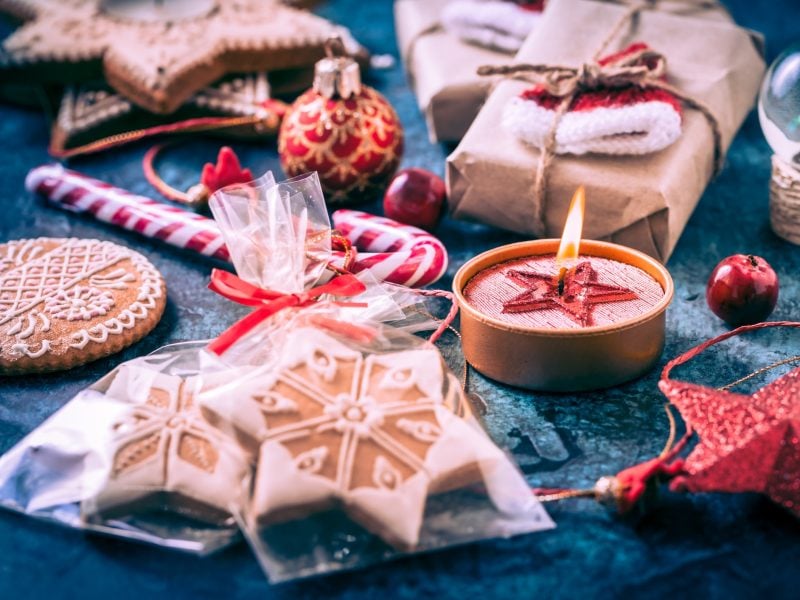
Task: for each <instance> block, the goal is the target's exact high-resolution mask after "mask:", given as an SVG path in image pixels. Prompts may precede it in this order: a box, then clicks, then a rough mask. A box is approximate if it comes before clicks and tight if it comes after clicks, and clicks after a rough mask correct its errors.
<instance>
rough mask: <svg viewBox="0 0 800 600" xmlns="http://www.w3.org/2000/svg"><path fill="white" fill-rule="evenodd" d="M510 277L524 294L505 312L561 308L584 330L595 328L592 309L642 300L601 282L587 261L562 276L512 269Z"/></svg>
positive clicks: (514, 299) (507, 302) (507, 274)
mask: <svg viewBox="0 0 800 600" xmlns="http://www.w3.org/2000/svg"><path fill="white" fill-rule="evenodd" d="M505 275H506V277H508V278H509V279H511V280H512V281H513V282H514V283H516V284H518V285H520V286H521V287H522V288H523V290H524V291H522V292H520V293H519V294H518V295H517V296H515V297H514V298H511V299H510V300H508V301H506V302H504V303H503V312H505V313H519V312H532V311H537V310H545V309H549V308H557V309H560V310H561V311H563V312H564V314H566V315H567V316H568V317H570V318H571V319H573V320H574V321H576V322H577V323H579V324H580V325H582V326H584V327H585V326H588V325H591V324H592V308H593V307H594V306H595V305H597V304H604V303H606V302H622V301H624V300H636V299H637V298H638V297H639V296H638V295H637V294H636V293H635V292H633V291H631V290H629V289H626V288H623V287H619V286H614V285H607V284H604V283H599V282H598V281H597V271H596V270H595V269H594V267H592V265H591V263H589V262H587V261H584V262H580V263H578V264H577V265H576V266H575V267H574V268H572V269H568V270H567V271H566V273H565V274H564V276H563V279H559V277H558V275H553V274H544V273H537V272H535V271H527V270H525V271H523V270H520V269H509V270H508V271H506V274H505Z"/></svg>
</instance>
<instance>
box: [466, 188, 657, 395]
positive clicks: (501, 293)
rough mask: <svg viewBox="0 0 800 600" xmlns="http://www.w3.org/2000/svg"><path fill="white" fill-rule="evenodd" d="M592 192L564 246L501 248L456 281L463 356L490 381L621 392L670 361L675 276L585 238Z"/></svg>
mask: <svg viewBox="0 0 800 600" xmlns="http://www.w3.org/2000/svg"><path fill="white" fill-rule="evenodd" d="M584 209H585V194H584V190H583V188H582V187H581V188H579V189H578V190H577V192H576V193H575V196H574V197H573V199H572V203H571V205H570V209H569V212H568V215H567V219H566V222H565V226H564V233H563V235H562V237H561V239H560V240H536V241H532V242H522V243H518V244H510V245H508V246H502V247H500V248H496V249H494V250H490V251H489V252H485V253H484V254H481V255H480V256H477V257H475V258H474V259H472V260H471V261H469V262H468V263H467V264H465V265H464V266H463V267H462V268H461V269H460V270H459V272H458V273H457V274H456V277H455V280H454V284H453V286H454V290H455V292H456V296H457V297H458V299H459V303H460V305H461V308H462V317H461V324H462V336H463V341H464V353H465V355H466V356H467V359H468V360H469V361H470V363H472V365H473V366H474V367H475V368H476V369H477V370H478V371H481V372H482V373H484V374H485V375H487V376H489V377H492V378H493V379H497V380H499V381H503V382H504V383H510V384H512V385H519V386H522V387H528V388H532V389H542V390H581V389H591V388H598V387H605V386H608V385H614V384H616V383H619V382H621V381H625V380H627V379H631V378H633V377H636V376H638V375H640V374H642V373H643V372H644V371H646V370H647V369H649V368H650V367H651V366H652V365H653V364H654V363H655V361H656V360H657V359H658V357H659V356H660V354H661V351H662V349H663V342H664V313H665V310H666V307H667V305H668V304H669V302H670V300H671V298H672V280H671V278H670V276H669V273H668V272H667V270H666V269H665V268H664V267H663V266H662V265H660V264H659V263H658V262H657V261H655V260H653V259H652V258H650V257H648V256H645V255H644V254H641V253H639V252H636V251H635V250H631V249H629V248H626V247H624V246H620V245H617V244H609V243H605V242H596V241H587V240H583V241H582V240H581V233H582V228H583V213H584Z"/></svg>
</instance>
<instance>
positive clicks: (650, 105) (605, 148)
mask: <svg viewBox="0 0 800 600" xmlns="http://www.w3.org/2000/svg"><path fill="white" fill-rule="evenodd" d="M646 49H647V44H644V43H636V44H631V45H630V46H628V47H627V48H626V49H625V50H623V51H621V52H618V53H616V54H613V55H609V56H606V57H604V58H602V59H600V60H599V61H598V62H599V64H600V65H606V64H608V63H610V62H613V61H616V60H618V59H620V58H624V57H626V56H628V55H631V54H633V53H635V52H639V51H641V50H646ZM646 60H647V58H645V57H642V61H646ZM560 102H561V99H560V98H558V97H555V96H552V95H551V94H549V93H548V92H547V91H546V90H545V89H544V88H543V87H541V86H537V87H533V88H529V89H527V90H525V91H523V92H522V94H521V95H519V96H517V97H515V98H512V100H511V101H510V102H509V103H508V105H507V106H506V108H505V111H504V113H503V126H504V127H505V128H506V129H507V130H508V131H510V132H511V133H512V134H514V135H515V136H516V137H518V138H519V139H520V140H522V141H524V142H527V143H529V144H532V145H535V146H540V145H541V144H542V143H543V142H544V140H545V138H546V137H547V134H548V132H549V130H550V128H551V127H552V125H553V119H554V118H555V113H556V108H557V107H558V105H559V103H560ZM680 134H681V105H680V102H679V101H678V99H677V98H676V97H675V96H673V95H672V94H670V93H669V92H667V91H664V90H661V89H656V88H647V87H638V86H633V85H631V86H629V87H624V88H619V89H607V90H602V89H601V90H592V91H587V92H582V93H579V94H577V95H576V96H575V98H574V99H573V101H572V103H571V105H570V107H569V109H568V111H567V112H566V113H565V114H564V115H563V116H562V117H561V121H560V122H559V124H558V130H557V131H556V149H555V151H556V154H586V153H589V152H597V153H602V154H648V153H650V152H656V151H658V150H661V149H663V148H666V147H667V146H669V145H670V144H671V143H672V142H674V141H675V140H676V139H678V136H680Z"/></svg>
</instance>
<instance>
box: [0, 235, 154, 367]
mask: <svg viewBox="0 0 800 600" xmlns="http://www.w3.org/2000/svg"><path fill="white" fill-rule="evenodd" d="M165 303H166V287H165V285H164V280H163V278H162V277H161V274H160V273H159V272H158V271H157V270H156V268H155V267H154V266H153V265H152V264H150V262H148V261H147V259H145V258H144V257H143V256H142V255H141V254H139V253H137V252H133V251H132V250H129V249H128V248H124V247H122V246H118V245H116V244H113V243H111V242H104V241H100V240H84V239H76V238H70V239H59V238H38V239H32V240H16V241H11V242H7V243H5V244H0V375H9V374H16V373H35V372H43V371H57V370H62V369H69V368H71V367H75V366H77V365H81V364H84V363H87V362H89V361H92V360H96V359H98V358H101V357H103V356H107V355H109V354H113V353H114V352H118V351H120V350H122V349H123V348H125V347H127V346H130V345H131V344H133V343H134V342H137V341H138V340H140V339H141V338H143V337H144V336H145V335H147V334H148V333H150V331H151V330H152V329H153V328H154V327H155V326H156V324H157V323H158V321H159V319H161V315H162V314H163V312H164V305H165Z"/></svg>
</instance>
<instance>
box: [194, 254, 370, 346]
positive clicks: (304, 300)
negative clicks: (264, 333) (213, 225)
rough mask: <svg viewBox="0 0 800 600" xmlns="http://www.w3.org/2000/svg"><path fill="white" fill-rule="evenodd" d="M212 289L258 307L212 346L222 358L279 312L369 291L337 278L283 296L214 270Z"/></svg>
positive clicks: (353, 281)
mask: <svg viewBox="0 0 800 600" xmlns="http://www.w3.org/2000/svg"><path fill="white" fill-rule="evenodd" d="M208 287H209V289H211V290H212V291H214V292H216V293H217V294H219V295H221V296H224V297H225V298H227V299H228V300H233V301H234V302H237V303H239V304H244V305H245V306H256V307H258V308H257V309H256V310H254V311H253V312H251V313H250V314H249V315H247V316H246V317H244V318H243V319H240V320H239V321H237V322H236V323H234V324H233V325H231V326H230V327H228V329H226V330H225V331H223V332H222V334H221V335H220V336H219V337H218V338H217V339H215V340H214V341H213V342H211V343H210V344H209V345H208V349H209V350H211V352H213V353H214V354H217V355H222V354H223V353H224V352H225V351H226V350H227V349H228V348H230V347H231V346H232V345H233V344H234V343H235V342H236V341H237V340H238V339H239V338H241V337H242V336H243V335H245V334H246V333H247V332H249V331H250V330H251V329H253V328H254V327H255V326H256V325H258V324H259V323H262V322H263V321H265V320H266V319H268V318H269V317H271V316H272V315H274V314H275V313H277V312H279V311H281V310H283V309H285V308H291V307H300V306H308V305H309V304H313V303H314V302H316V301H317V300H319V298H320V296H323V295H325V294H330V295H332V296H343V297H347V298H352V297H353V296H357V295H358V294H361V293H362V292H364V291H366V289H367V288H366V286H365V285H364V284H363V283H362V282H361V280H359V279H358V278H357V277H356V276H355V275H337V276H336V277H334V278H333V279H331V280H330V281H329V282H328V283H325V284H323V285H320V286H317V287H315V288H311V289H310V290H306V291H304V292H300V293H299V294H283V293H281V292H275V291H272V290H265V289H262V288H260V287H257V286H255V285H253V284H251V283H247V282H246V281H244V280H243V279H240V278H239V277H237V276H236V275H234V274H233V273H230V272H228V271H222V270H220V269H214V270H213V271H212V272H211V282H210V283H209V284H208ZM339 304H340V306H365V304H363V303H353V302H350V303H339Z"/></svg>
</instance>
